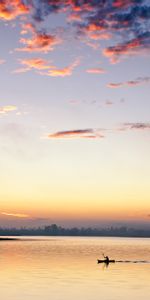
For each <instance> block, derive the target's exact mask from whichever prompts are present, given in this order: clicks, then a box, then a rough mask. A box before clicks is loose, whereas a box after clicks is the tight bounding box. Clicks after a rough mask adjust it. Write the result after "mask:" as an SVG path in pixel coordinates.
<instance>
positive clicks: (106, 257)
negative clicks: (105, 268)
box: [104, 255, 109, 264]
mask: <svg viewBox="0 0 150 300" xmlns="http://www.w3.org/2000/svg"><path fill="white" fill-rule="evenodd" d="M104 258H105V261H106V264H108V263H109V257H108V256H105V255H104Z"/></svg>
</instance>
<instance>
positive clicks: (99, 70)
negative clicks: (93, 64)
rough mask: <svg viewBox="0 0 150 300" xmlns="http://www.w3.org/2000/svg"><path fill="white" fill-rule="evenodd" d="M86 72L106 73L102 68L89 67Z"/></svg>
mask: <svg viewBox="0 0 150 300" xmlns="http://www.w3.org/2000/svg"><path fill="white" fill-rule="evenodd" d="M86 72H87V73H90V74H104V73H106V70H105V69H103V68H91V69H87V70H86Z"/></svg>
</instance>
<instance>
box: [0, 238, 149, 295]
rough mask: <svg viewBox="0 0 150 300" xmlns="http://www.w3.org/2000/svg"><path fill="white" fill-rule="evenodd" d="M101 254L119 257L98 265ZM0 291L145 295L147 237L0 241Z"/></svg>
mask: <svg viewBox="0 0 150 300" xmlns="http://www.w3.org/2000/svg"><path fill="white" fill-rule="evenodd" d="M102 253H105V254H106V255H109V256H110V257H111V258H113V259H116V260H117V261H122V262H116V263H115V264H109V266H106V265H104V264H97V258H102ZM124 261H129V262H124ZM0 295H2V297H1V298H2V300H10V299H11V300H27V299H28V300H35V299H36V300H50V299H52V300H99V299H101V300H119V299H121V300H127V299H128V300H141V299H143V300H149V299H150V239H141V238H139V239H137V238H135V239H133V238H95V237H94V238H92V237H90V238H85V237H44V238H43V237H38V238H37V237H36V238H21V240H14V241H0Z"/></svg>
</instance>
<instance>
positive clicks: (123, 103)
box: [0, 0, 150, 226]
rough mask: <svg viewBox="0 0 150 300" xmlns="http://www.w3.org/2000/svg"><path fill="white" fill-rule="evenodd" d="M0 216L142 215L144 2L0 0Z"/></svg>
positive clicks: (149, 27)
mask: <svg viewBox="0 0 150 300" xmlns="http://www.w3.org/2000/svg"><path fill="white" fill-rule="evenodd" d="M0 38H1V42H0V44H1V46H0V79H1V80H0V226H20V225H25V226H27V225H35V226H38V225H44V224H48V223H52V222H53V223H54V222H57V223H58V224H61V225H70V226H74V225H79V226H81V225H90V226H92V225H93V226H95V225H96V226H98V225H100V224H102V223H105V224H108V223H110V224H111V223H112V224H114V222H115V224H131V223H133V224H136V223H138V224H142V223H143V224H147V225H150V183H149V181H150V180H149V179H150V2H149V1H148V0H91V1H88V0H41V1H39V0H0Z"/></svg>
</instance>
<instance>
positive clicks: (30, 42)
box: [16, 23, 61, 53]
mask: <svg viewBox="0 0 150 300" xmlns="http://www.w3.org/2000/svg"><path fill="white" fill-rule="evenodd" d="M23 30H24V31H22V32H21V33H24V34H26V33H28V31H30V32H31V34H32V36H31V37H30V38H21V39H20V43H21V44H23V45H25V46H24V47H20V48H17V49H16V51H21V52H44V53H47V52H49V51H52V50H54V46H55V45H58V44H60V43H61V40H60V38H58V36H57V35H54V34H48V33H46V32H45V30H40V31H38V30H37V29H36V28H35V26H33V24H30V23H28V24H26V26H25V27H23Z"/></svg>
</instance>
